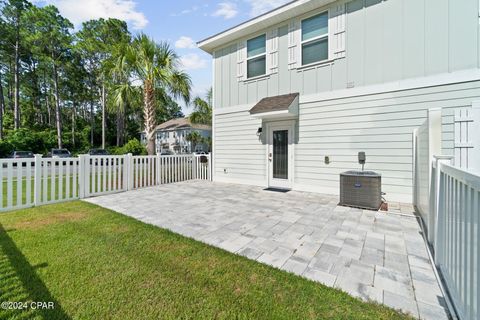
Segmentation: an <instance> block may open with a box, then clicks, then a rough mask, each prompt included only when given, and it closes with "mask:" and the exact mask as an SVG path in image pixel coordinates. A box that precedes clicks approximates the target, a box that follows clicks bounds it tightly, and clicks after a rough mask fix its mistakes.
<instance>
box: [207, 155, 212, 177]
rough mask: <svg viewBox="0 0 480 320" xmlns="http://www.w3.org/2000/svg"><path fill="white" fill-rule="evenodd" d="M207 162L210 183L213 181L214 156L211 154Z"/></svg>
mask: <svg viewBox="0 0 480 320" xmlns="http://www.w3.org/2000/svg"><path fill="white" fill-rule="evenodd" d="M207 160H208V166H207V169H208V173H207V176H208V181H212V154H211V153H209V154H208V157H207Z"/></svg>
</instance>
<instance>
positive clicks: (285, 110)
mask: <svg viewBox="0 0 480 320" xmlns="http://www.w3.org/2000/svg"><path fill="white" fill-rule="evenodd" d="M299 96H300V94H299V93H298V92H297V93H291V94H284V95H281V96H274V97H267V98H263V99H262V100H260V101H259V102H258V103H257V104H256V105H255V106H254V107H253V108H252V109H250V114H251V115H252V116H253V117H255V118H261V119H281V118H291V117H297V116H298V97H299Z"/></svg>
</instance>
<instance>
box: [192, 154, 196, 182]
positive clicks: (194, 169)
mask: <svg viewBox="0 0 480 320" xmlns="http://www.w3.org/2000/svg"><path fill="white" fill-rule="evenodd" d="M192 164H193V165H192V170H193V173H192V179H193V180H196V179H197V157H195V154H193V153H192Z"/></svg>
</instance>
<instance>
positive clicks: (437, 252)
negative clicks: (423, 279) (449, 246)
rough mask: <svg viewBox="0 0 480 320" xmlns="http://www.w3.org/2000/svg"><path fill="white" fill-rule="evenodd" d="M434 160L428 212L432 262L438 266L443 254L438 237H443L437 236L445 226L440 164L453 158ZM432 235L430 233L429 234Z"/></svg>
mask: <svg viewBox="0 0 480 320" xmlns="http://www.w3.org/2000/svg"><path fill="white" fill-rule="evenodd" d="M434 158H435V176H434V181H433V184H434V187H435V190H433V193H431V195H433V201H432V206H431V207H430V212H432V213H433V217H434V219H432V220H433V223H434V226H433V229H431V230H432V231H433V237H432V240H433V241H432V242H433V243H432V245H433V248H434V260H435V264H436V265H437V266H438V262H440V261H441V257H442V254H443V251H442V250H443V249H444V248H443V246H439V245H438V241H439V239H440V237H443V236H444V235H443V233H442V234H439V232H442V231H443V227H444V225H445V221H444V220H445V217H444V212H443V207H442V204H441V203H440V201H441V199H443V198H444V197H445V195H444V194H443V193H442V192H443V185H442V184H441V183H440V182H441V176H442V164H450V163H451V161H452V159H453V156H434ZM429 233H432V232H429Z"/></svg>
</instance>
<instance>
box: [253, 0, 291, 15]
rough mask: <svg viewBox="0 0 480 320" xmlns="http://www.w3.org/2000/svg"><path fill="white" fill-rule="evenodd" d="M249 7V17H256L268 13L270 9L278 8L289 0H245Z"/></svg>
mask: <svg viewBox="0 0 480 320" xmlns="http://www.w3.org/2000/svg"><path fill="white" fill-rule="evenodd" d="M245 1H246V2H247V3H248V4H249V5H250V6H251V9H250V16H251V17H256V16H258V15H261V14H262V13H265V12H267V11H270V10H272V9H275V8H278V7H280V6H282V5H284V4H285V3H287V2H290V1H291V0H245Z"/></svg>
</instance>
